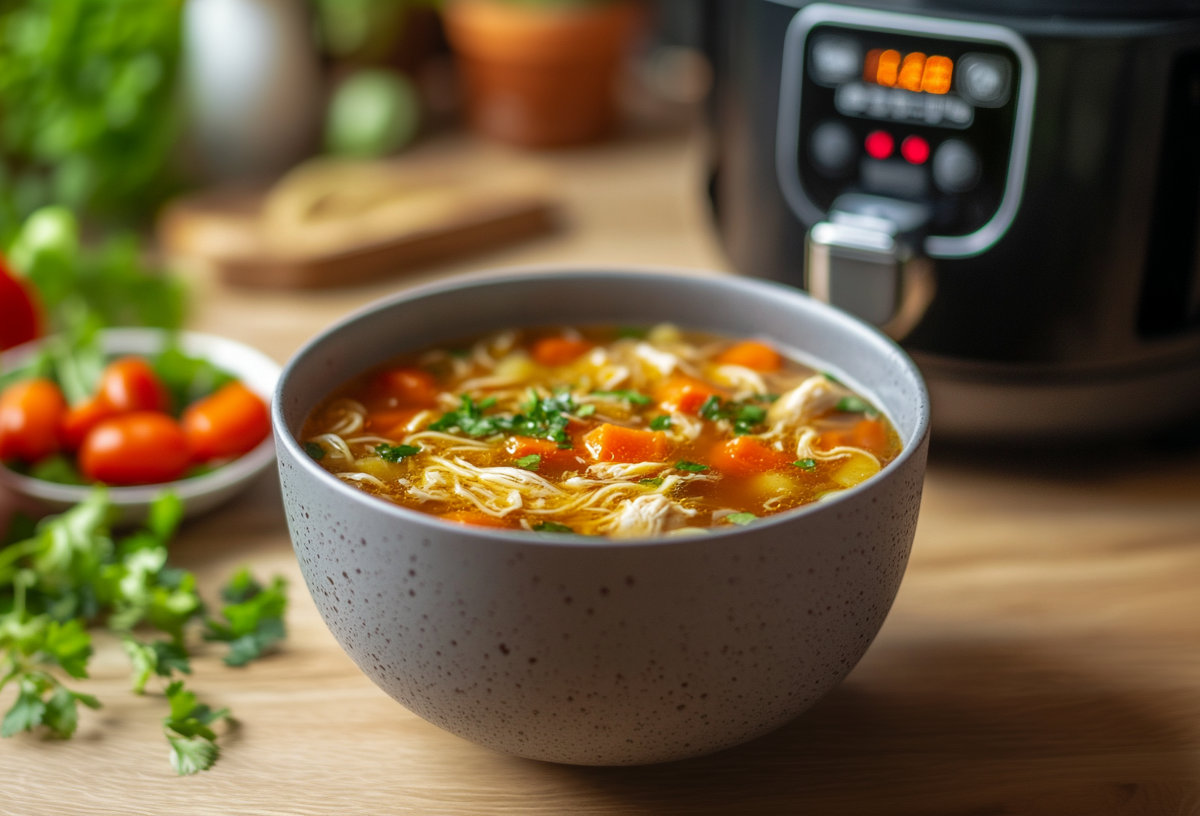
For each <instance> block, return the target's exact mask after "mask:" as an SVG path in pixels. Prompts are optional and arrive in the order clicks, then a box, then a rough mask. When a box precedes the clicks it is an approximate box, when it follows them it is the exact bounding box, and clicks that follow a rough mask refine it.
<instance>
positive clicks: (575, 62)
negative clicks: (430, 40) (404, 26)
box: [446, 0, 637, 147]
mask: <svg viewBox="0 0 1200 816" xmlns="http://www.w3.org/2000/svg"><path fill="white" fill-rule="evenodd" d="M636 14H637V8H636V6H635V4H634V3H632V2H615V3H599V4H596V5H585V6H564V7H553V6H552V7H549V8H546V7H531V6H527V5H522V4H519V3H506V2H500V0H457V2H453V3H451V4H450V5H449V6H448V8H447V9H446V33H447V36H448V37H449V39H450V42H451V44H452V45H453V46H454V49H455V51H456V52H457V55H458V61H459V67H460V70H461V73H462V76H463V80H464V85H465V89H466V96H467V114H468V118H469V121H470V123H471V127H472V128H474V129H475V130H477V131H479V132H480V133H484V134H486V135H488V136H492V137H494V138H496V139H500V140H502V141H505V142H511V143H513V144H519V145H524V146H528V147H552V146H561V145H570V144H578V143H580V142H586V141H591V140H593V139H597V138H600V137H602V136H604V135H606V134H608V133H609V132H611V131H612V129H613V126H614V125H615V124H616V99H615V96H616V94H615V85H616V81H617V72H618V70H619V68H620V62H621V57H622V55H623V52H624V49H625V45H626V43H627V42H628V40H629V36H630V33H631V32H632V30H633V23H634V20H635V17H636Z"/></svg>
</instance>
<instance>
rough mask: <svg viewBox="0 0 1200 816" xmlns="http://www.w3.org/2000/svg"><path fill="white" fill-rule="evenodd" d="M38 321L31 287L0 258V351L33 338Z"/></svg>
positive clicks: (36, 330) (37, 330) (35, 334)
mask: <svg viewBox="0 0 1200 816" xmlns="http://www.w3.org/2000/svg"><path fill="white" fill-rule="evenodd" d="M39 322H40V321H39V320H38V308H37V305H36V303H35V300H34V296H33V292H32V291H31V287H29V286H27V285H26V284H25V283H24V282H22V281H20V280H18V279H17V278H15V277H14V276H13V275H12V274H11V273H10V272H9V271H8V267H6V266H5V265H4V261H3V259H0V351H3V350H4V349H9V348H12V347H13V346H19V345H21V344H22V343H28V342H29V341H30V340H33V339H35V338H36V337H37V336H38V334H39V333H40V332H39Z"/></svg>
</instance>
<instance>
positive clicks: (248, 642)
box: [204, 569, 287, 666]
mask: <svg viewBox="0 0 1200 816" xmlns="http://www.w3.org/2000/svg"><path fill="white" fill-rule="evenodd" d="M286 587H287V583H286V582H285V581H284V580H283V579H282V578H278V577H277V578H275V580H273V581H272V582H271V585H270V586H269V587H265V588H264V587H263V586H262V585H261V584H259V583H258V582H257V581H255V580H254V578H253V576H251V575H250V572H249V570H246V569H242V570H240V571H239V572H237V574H235V575H234V576H233V578H231V579H230V581H229V583H228V584H226V585H225V587H224V588H222V590H221V598H222V599H223V600H224V601H225V602H226V605H225V606H224V607H222V609H221V615H222V616H223V617H224V618H225V620H223V621H222V620H218V619H216V618H209V619H208V620H206V621H205V623H204V626H205V632H204V639H205V640H211V641H220V642H223V643H228V644H229V653H228V654H227V655H225V664H226V665H228V666H244V665H246V664H247V663H249V662H250V661H251V660H254V659H255V658H258V657H261V656H262V655H263V654H265V653H266V652H267V651H269V650H270V649H271V648H272V647H273V646H275V644H277V643H279V642H280V641H281V640H283V639H284V637H285V636H286V629H285V628H284V624H283V613H284V612H285V611H286V610H287V595H286V594H285V592H284V590H285V589H286Z"/></svg>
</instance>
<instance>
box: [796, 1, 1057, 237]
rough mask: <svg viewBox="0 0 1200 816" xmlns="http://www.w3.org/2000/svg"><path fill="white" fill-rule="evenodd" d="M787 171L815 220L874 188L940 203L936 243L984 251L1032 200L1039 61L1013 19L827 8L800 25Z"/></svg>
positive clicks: (802, 211)
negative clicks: (1012, 27)
mask: <svg viewBox="0 0 1200 816" xmlns="http://www.w3.org/2000/svg"><path fill="white" fill-rule="evenodd" d="M786 47H787V51H786V52H785V60H784V72H785V73H784V77H783V82H782V94H783V97H782V99H781V104H780V117H781V119H780V123H779V139H780V142H779V145H778V165H779V167H778V170H779V175H780V183H781V186H782V187H783V189H784V192H785V196H786V197H787V199H788V200H789V202H790V203H791V204H792V205H793V209H795V210H796V211H797V215H798V216H799V217H800V218H801V220H803V221H806V222H808V223H810V224H811V223H812V222H813V220H814V218H821V217H824V215H825V214H826V213H828V211H829V210H830V209H831V207H832V206H833V203H834V201H835V200H836V199H838V198H839V196H843V195H845V194H850V193H861V194H866V195H871V196H880V197H886V198H889V199H898V200H901V201H906V202H914V203H917V204H920V205H922V206H923V207H925V208H927V212H928V218H927V220H926V222H925V225H924V226H925V232H926V233H927V235H928V238H926V245H925V247H924V249H925V251H926V252H928V254H930V255H933V256H935V257H937V256H941V257H965V256H969V255H976V254H979V253H981V252H984V251H986V250H987V248H988V247H989V246H990V245H991V244H993V243H994V242H995V240H997V239H998V238H999V236H1000V235H1002V234H1003V232H1004V231H1005V230H1006V229H1007V226H1008V224H1009V223H1011V221H1012V217H1013V215H1014V214H1015V212H1016V208H1017V206H1018V204H1019V201H1020V195H1021V187H1022V181H1023V178H1024V173H1025V161H1026V156H1027V153H1028V139H1029V130H1030V124H1031V119H1032V102H1033V76H1032V74H1033V72H1034V71H1035V69H1034V66H1033V64H1032V56H1031V55H1030V53H1029V51H1028V48H1027V47H1025V45H1024V42H1023V41H1022V40H1021V39H1020V37H1019V36H1018V35H1016V34H1015V33H1013V32H1011V31H1008V30H1007V29H1003V28H1001V27H999V26H992V25H983V24H977V23H964V22H960V21H955V20H940V19H936V18H928V17H915V16H909V15H902V14H893V13H889V12H880V11H873V10H869V9H859V8H849V7H844V6H834V5H826V4H815V5H811V6H808V7H806V8H805V9H803V10H802V11H801V12H800V13H799V14H797V15H796V18H795V19H794V20H793V23H792V26H791V28H790V29H789V31H788V41H787V46H786Z"/></svg>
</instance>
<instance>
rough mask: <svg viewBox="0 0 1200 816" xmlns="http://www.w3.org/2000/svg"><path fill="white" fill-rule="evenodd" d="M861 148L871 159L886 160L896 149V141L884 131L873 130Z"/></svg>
mask: <svg viewBox="0 0 1200 816" xmlns="http://www.w3.org/2000/svg"><path fill="white" fill-rule="evenodd" d="M863 147H865V148H866V150H867V155H868V156H870V157H871V158H872V159H886V158H887V157H888V156H890V155H892V151H893V150H894V149H895V148H896V140H895V139H893V138H892V134H890V133H888V132H887V131H886V130H873V131H871V132H870V133H868V134H867V139H866V141H865V142H864V143H863Z"/></svg>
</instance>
